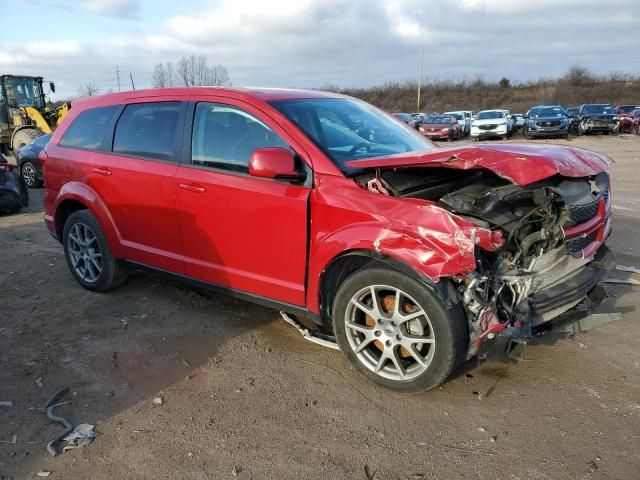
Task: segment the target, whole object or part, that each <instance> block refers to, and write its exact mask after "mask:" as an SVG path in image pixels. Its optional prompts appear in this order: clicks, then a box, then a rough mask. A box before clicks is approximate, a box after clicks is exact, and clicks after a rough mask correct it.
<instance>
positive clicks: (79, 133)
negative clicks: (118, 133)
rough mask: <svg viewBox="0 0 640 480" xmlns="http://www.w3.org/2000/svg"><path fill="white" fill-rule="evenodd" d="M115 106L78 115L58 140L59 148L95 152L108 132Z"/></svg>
mask: <svg viewBox="0 0 640 480" xmlns="http://www.w3.org/2000/svg"><path fill="white" fill-rule="evenodd" d="M117 110H118V106H117V105H112V106H109V107H99V108H91V109H89V110H85V111H84V112H82V113H80V114H79V115H78V116H77V117H76V119H75V120H73V122H72V123H71V125H69V128H67V131H66V132H64V134H63V135H62V138H61V139H60V146H62V147H70V148H82V149H87V150H97V149H98V148H100V145H102V141H103V140H104V137H105V135H106V134H107V132H108V130H109V126H110V125H111V121H112V120H113V116H114V115H115V114H116V111H117Z"/></svg>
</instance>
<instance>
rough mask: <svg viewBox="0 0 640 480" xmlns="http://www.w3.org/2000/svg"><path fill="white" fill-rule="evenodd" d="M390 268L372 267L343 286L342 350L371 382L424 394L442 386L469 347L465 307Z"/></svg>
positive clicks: (337, 319)
mask: <svg viewBox="0 0 640 480" xmlns="http://www.w3.org/2000/svg"><path fill="white" fill-rule="evenodd" d="M447 303H448V304H449V306H447V305H446V304H445V302H443V300H442V299H441V298H440V296H439V295H438V294H437V293H436V292H435V291H434V290H432V289H431V288H429V287H428V286H426V285H425V284H423V283H421V282H419V281H418V280H416V279H414V278H412V277H410V276H408V275H405V274H404V273H401V272H400V271H397V270H394V269H389V268H366V269H363V270H359V271H357V272H355V273H354V274H352V275H351V276H350V277H349V278H347V280H345V281H344V282H343V284H342V285H341V286H340V288H339V290H338V293H337V295H336V298H335V301H334V305H333V327H334V332H335V335H336V338H337V341H338V345H339V346H340V349H341V350H342V351H343V352H344V353H345V354H346V356H347V358H348V359H349V361H350V362H351V363H352V364H353V365H354V366H355V368H356V369H357V370H358V371H359V372H360V373H362V374H363V375H364V376H365V377H366V378H368V379H369V380H371V381H373V382H374V383H376V384H378V385H381V386H383V387H386V388H389V389H392V390H396V391H399V392H406V393H419V392H424V391H426V390H430V389H432V388H435V387H437V386H439V385H440V384H442V383H443V382H444V381H445V380H446V379H447V377H448V376H449V375H450V374H451V372H452V370H453V369H454V368H455V367H456V366H457V365H458V364H459V363H460V362H461V361H462V360H463V359H464V355H465V352H466V349H467V345H468V330H467V324H466V319H465V316H464V313H463V311H462V308H461V306H460V304H453V303H451V302H447Z"/></svg>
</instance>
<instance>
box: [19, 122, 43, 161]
mask: <svg viewBox="0 0 640 480" xmlns="http://www.w3.org/2000/svg"><path fill="white" fill-rule="evenodd" d="M42 135H44V134H43V132H42V131H41V130H38V129H37V128H23V129H22V130H18V131H17V132H16V133H15V135H14V136H13V140H12V142H11V147H12V148H13V154H14V155H16V154H17V153H18V150H20V149H21V148H22V147H24V146H25V145H29V144H30V143H31V142H33V141H34V140H35V139H36V138H38V137H41V136H42Z"/></svg>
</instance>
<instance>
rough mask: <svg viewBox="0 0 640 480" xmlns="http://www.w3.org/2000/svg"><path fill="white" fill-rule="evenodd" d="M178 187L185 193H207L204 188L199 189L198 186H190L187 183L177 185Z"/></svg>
mask: <svg viewBox="0 0 640 480" xmlns="http://www.w3.org/2000/svg"><path fill="white" fill-rule="evenodd" d="M178 187H180V188H181V189H182V190H186V191H187V192H194V193H204V192H206V191H207V189H206V188H204V187H201V186H200V185H190V184H188V183H180V184H178Z"/></svg>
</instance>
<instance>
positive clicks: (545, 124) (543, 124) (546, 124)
mask: <svg viewBox="0 0 640 480" xmlns="http://www.w3.org/2000/svg"><path fill="white" fill-rule="evenodd" d="M560 123H561V122H560V121H558V120H553V121H549V122H536V125H537V126H538V127H559V126H560Z"/></svg>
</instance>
